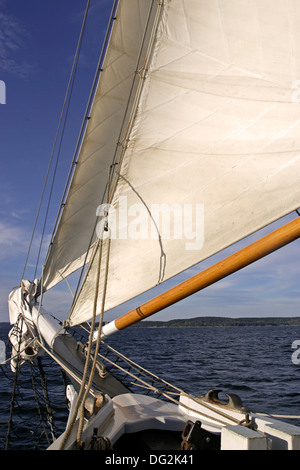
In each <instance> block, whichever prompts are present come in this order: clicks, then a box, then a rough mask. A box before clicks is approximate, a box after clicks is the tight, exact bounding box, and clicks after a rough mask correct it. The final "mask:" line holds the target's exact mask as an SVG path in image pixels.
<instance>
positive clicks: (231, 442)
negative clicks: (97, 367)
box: [48, 393, 300, 451]
mask: <svg viewBox="0 0 300 470" xmlns="http://www.w3.org/2000/svg"><path fill="white" fill-rule="evenodd" d="M74 399H76V394H74ZM181 400H182V402H183V403H187V402H189V403H188V404H189V405H190V406H192V407H193V411H187V410H186V409H184V408H183V407H181V406H180V405H179V406H177V405H175V404H173V403H166V402H164V401H162V400H158V399H155V398H151V397H148V396H145V395H139V394H132V393H128V394H123V395H119V396H117V397H114V398H112V399H111V398H109V397H108V396H105V400H104V403H103V406H102V407H101V408H100V409H99V410H97V412H96V413H94V414H92V416H91V417H90V418H89V419H86V422H85V428H84V431H83V434H82V440H83V441H84V443H85V444H84V448H85V449H91V448H92V449H102V450H108V449H113V450H117V451H122V450H124V449H125V448H126V447H124V446H126V445H127V443H128V442H131V443H132V446H133V447H132V449H134V450H135V451H141V450H142V451H145V450H148V451H150V450H160V451H165V450H168V451H174V450H177V451H180V450H182V449H183V450H188V449H187V448H186V449H184V446H186V447H190V448H191V450H193V449H195V450H201V449H202V450H207V449H212V450H217V449H220V450H300V428H299V427H296V426H292V425H290V424H286V423H283V422H282V421H279V420H275V419H272V418H268V417H263V416H261V415H251V418H252V422H253V427H257V429H256V430H254V429H251V428H248V427H245V426H243V425H239V424H228V425H221V424H220V423H218V422H217V421H215V420H214V418H211V419H209V418H207V417H203V414H202V413H201V411H202V410H203V406H202V405H201V404H199V403H197V402H196V401H194V400H192V398H188V399H187V397H184V396H183V397H181ZM197 410H198V412H197ZM206 414H207V410H206ZM213 415H214V413H213V412H212V416H213ZM199 420H200V421H201V429H202V431H203V433H202V434H201V435H199V430H196V432H195V434H194V437H193V435H192V434H193V433H190V434H191V437H189V436H188V432H189V431H190V429H192V426H193V423H195V422H197V421H199ZM188 423H189V424H188ZM77 427H78V421H77V423H76V424H75V426H74V427H73V429H72V432H71V434H70V436H69V438H68V440H67V442H66V444H65V445H64V450H74V449H76V448H77V446H76V434H77ZM95 429H96V430H97V432H96V433H95ZM185 429H186V431H187V432H186V435H184V434H185V433H184V430H185ZM63 438H64V434H62V435H61V436H60V437H59V438H58V439H57V440H56V441H55V442H54V443H53V444H52V445H51V446H50V447H49V448H48V450H58V449H60V446H61V443H62V441H63ZM196 441H198V444H197V442H196ZM127 450H128V449H127Z"/></svg>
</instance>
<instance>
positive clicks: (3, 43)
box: [0, 4, 34, 79]
mask: <svg viewBox="0 0 300 470" xmlns="http://www.w3.org/2000/svg"><path fill="white" fill-rule="evenodd" d="M0 5H1V7H2V8H3V5H2V4H0ZM28 37H29V32H28V31H27V30H26V28H25V27H24V26H23V24H21V22H20V21H19V20H18V19H16V18H15V17H13V16H12V15H9V14H7V13H6V12H5V10H3V11H2V12H0V69H1V70H2V71H4V72H8V73H10V74H12V75H14V76H17V77H19V78H21V79H24V78H27V77H28V75H29V74H30V73H31V71H32V70H33V68H34V67H33V65H32V64H29V63H28V62H26V61H25V60H24V58H23V57H22V55H21V53H22V51H23V48H24V43H25V42H26V39H27V38H28Z"/></svg>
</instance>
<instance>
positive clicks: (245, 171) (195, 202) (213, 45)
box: [69, 0, 300, 324]
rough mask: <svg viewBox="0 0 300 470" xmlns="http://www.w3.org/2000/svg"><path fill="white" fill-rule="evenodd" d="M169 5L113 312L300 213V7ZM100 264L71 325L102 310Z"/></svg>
mask: <svg viewBox="0 0 300 470" xmlns="http://www.w3.org/2000/svg"><path fill="white" fill-rule="evenodd" d="M135 3H136V2H132V1H131V0H130V1H128V0H126V1H125V2H121V5H123V8H128V11H130V10H131V7H132V5H134V4H135ZM146 3H147V2H146ZM148 3H149V4H150V3H151V2H150V1H149V2H148ZM160 3H162V7H161V8H162V11H161V17H160V21H159V24H158V28H157V30H156V35H155V38H154V41H153V44H152V51H151V55H150V56H148V63H147V66H146V70H145V71H144V72H143V73H141V76H140V89H138V90H137V93H138V94H137V97H138V101H137V108H136V110H135V114H134V116H133V120H132V124H131V127H130V133H129V135H128V141H127V147H126V148H125V150H124V153H123V156H122V161H121V166H120V167H119V169H118V174H119V178H118V184H117V187H116V190H115V192H114V196H113V200H112V206H111V208H110V212H109V214H110V217H109V220H108V222H109V226H110V227H109V228H110V229H111V234H112V237H111V246H110V254H109V272H108V277H107V279H105V276H104V269H105V257H106V255H107V253H106V242H105V243H104V248H103V256H104V260H103V262H102V274H101V277H100V287H101V289H100V292H101V291H102V290H103V283H104V282H105V284H106V288H107V291H106V303H105V309H106V310H107V309H110V308H112V307H114V306H116V305H119V304H121V303H122V302H124V301H126V300H128V299H130V298H133V297H134V296H136V295H138V294H140V293H142V292H144V291H146V290H148V289H150V288H152V287H153V286H155V285H157V284H158V283H160V282H162V281H164V280H166V279H169V278H170V277H172V276H174V275H176V274H177V273H179V272H181V271H182V270H184V269H186V268H188V267H190V266H192V265H194V264H196V263H198V262H199V261H201V260H203V259H205V258H207V257H209V256H211V255H212V254H214V253H216V252H218V251H220V250H222V249H223V248H225V247H227V246H229V245H230V244H232V243H234V242H236V241H238V240H240V239H241V238H243V237H245V236H247V235H249V234H251V233H253V232H254V231H256V230H258V229H259V228H261V227H263V226H265V225H266V224H268V223H271V222H272V221H274V220H277V219H278V218H280V217H281V216H284V215H285V214H287V213H289V212H291V211H292V210H294V209H296V208H297V207H299V206H300V185H299V177H300V154H299V149H300V106H299V97H300V93H299V92H298V87H299V83H300V82H299V81H298V79H300V50H299V47H300V46H299V44H300V28H299V23H300V3H299V2H298V1H297V0H290V1H288V2H287V1H285V0H272V1H270V0H260V1H259V2H257V1H255V0H230V1H227V0H209V1H208V0H188V1H183V0H172V1H170V0H165V1H164V2H160ZM101 142H102V143H101V145H107V139H106V138H104V140H102V137H101ZM99 184H100V183H99ZM86 191H88V185H87V186H86ZM100 202H101V201H100ZM162 204H164V206H162ZM103 213H104V211H103ZM158 214H159V215H160V216H161V217H160V221H159V217H158ZM173 214H175V215H176V216H177V218H176V224H175V225H174V224H173V226H172V229H171V232H172V233H170V232H168V231H165V226H166V225H168V224H167V222H168V219H169V217H170V218H171V220H173V219H172V217H173ZM166 221H167V222H166ZM160 222H161V223H160ZM164 224H165V225H164ZM171 225H172V224H171ZM169 226H170V225H169ZM174 234H175V236H174ZM97 265H98V258H97V256H95V259H94V261H93V262H92V263H91V265H90V267H89V271H88V274H87V277H86V280H85V283H84V284H83V286H82V289H81V292H80V295H79V298H78V299H77V301H76V303H75V305H74V308H73V311H72V313H71V316H70V318H69V321H70V323H71V324H77V323H80V322H82V321H85V320H87V319H89V318H90V317H91V315H92V307H93V302H94V287H95V280H96V278H97V274H96V272H97ZM100 303H101V295H100V296H99V308H98V311H100Z"/></svg>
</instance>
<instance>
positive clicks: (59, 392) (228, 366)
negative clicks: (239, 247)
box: [0, 326, 300, 449]
mask: <svg viewBox="0 0 300 470" xmlns="http://www.w3.org/2000/svg"><path fill="white" fill-rule="evenodd" d="M6 334H7V329H6V330H5V331H4V330H3V329H2V330H1V331H0V339H1V340H6ZM297 340H299V344H300V327H291V326H274V327H264V326H260V327H254V326H253V327H251V326H249V327H248V326H247V327H246V326H243V327H219V328H218V327H206V328H147V329H146V328H131V329H128V330H124V331H122V332H120V333H118V334H117V335H115V336H113V337H111V338H110V339H109V341H108V343H109V344H111V345H112V346H113V347H114V348H116V349H117V350H118V351H120V352H121V353H123V354H124V355H126V356H128V357H130V358H131V359H132V360H133V361H135V362H137V363H139V364H140V365H142V366H143V367H145V368H146V369H148V370H150V371H151V372H153V373H154V374H156V375H158V376H161V377H162V378H164V379H165V380H167V381H168V382H170V383H172V384H174V385H176V386H177V387H179V388H181V389H184V390H185V391H186V392H189V393H192V394H194V395H202V394H205V393H206V392H207V391H208V390H210V389H212V388H214V389H221V390H223V391H224V392H233V393H236V394H238V395H239V396H240V397H241V399H242V401H243V403H244V405H245V406H246V407H247V408H248V409H250V410H253V411H255V412H262V413H276V414H285V415H286V414H288V415H300V364H297V363H295V362H297V361H295V360H294V362H293V360H292V355H293V354H294V359H297V357H298V356H297V349H294V348H293V347H292V346H293V344H294V345H295V343H294V342H295V341H297ZM299 348H300V346H298V349H299ZM299 357H300V354H299ZM43 363H44V369H45V372H46V374H47V386H48V390H49V396H50V400H51V407H52V410H53V411H54V424H55V427H56V430H57V432H58V433H59V432H61V431H62V430H63V429H64V425H65V419H66V416H67V412H66V406H65V400H64V386H63V384H62V380H61V379H62V375H61V372H60V370H59V369H58V368H57V366H56V365H53V363H52V361H50V360H48V359H46V360H45V361H43ZM0 372H1V371H0ZM34 373H35V372H33V374H34ZM30 374H31V373H30V370H29V369H28V367H25V368H24V370H23V371H22V370H21V374H20V379H21V380H22V382H23V389H22V391H21V394H20V396H18V401H19V402H20V405H21V406H20V408H19V409H18V410H17V411H18V413H17V415H16V417H15V418H14V420H13V429H14V432H12V433H11V436H12V437H11V439H10V448H12V449H13V448H16V449H24V448H27V447H28V446H29V445H31V444H32V432H31V431H32V419H33V415H34V416H36V412H35V411H34V406H33V404H32V401H31V399H30V397H31V395H32V390H31V382H32V377H31V375H30ZM12 386H13V382H12V377H11V376H10V374H9V375H3V374H1V373H0V396H1V410H0V423H1V426H0V438H1V440H0V449H3V448H5V439H6V432H7V430H6V428H7V422H8V419H9V407H10V401H11V391H12ZM37 393H40V392H37ZM289 422H292V423H293V424H296V425H300V420H299V419H298V420H292V421H289ZM36 427H37V429H38V432H39V433H40V434H41V437H40V442H39V443H38V444H37V448H42V447H43V446H44V445H45V443H42V441H43V438H44V436H43V433H42V429H43V428H42V425H41V419H40V418H39V417H38V416H37V419H36ZM15 430H16V431H15Z"/></svg>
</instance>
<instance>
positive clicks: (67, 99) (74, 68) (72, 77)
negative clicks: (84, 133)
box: [34, 0, 90, 279]
mask: <svg viewBox="0 0 300 470" xmlns="http://www.w3.org/2000/svg"><path fill="white" fill-rule="evenodd" d="M89 6H90V0H88V1H87V5H86V10H85V14H84V18H83V23H82V27H81V31H80V34H79V40H78V43H77V48H76V52H75V56H74V60H73V65H72V70H71V74H70V78H69V82H68V86H67V91H66V95H65V99H64V103H63V108H62V111H61V115H60V119H59V124H58V129H57V132H56V136H55V140H54V145H53V149H52V155H51V159H50V165H51V162H52V159H53V156H54V150H55V147H56V143H57V140H58V135H59V131H60V127H61V123H62V119H63V115H64V112H65V107H66V113H65V117H64V123H63V127H62V133H61V137H60V143H59V148H58V152H57V157H56V163H55V167H54V174H53V178H52V184H51V189H50V194H49V198H48V205H47V210H46V214H45V219H44V226H43V231H42V236H41V241H40V246H39V251H38V256H37V261H36V267H35V272H34V279H35V277H36V272H37V268H38V263H39V258H40V253H41V248H42V243H43V239H44V234H45V228H46V223H47V219H48V213H49V208H50V202H51V198H52V192H53V187H54V182H55V178H56V172H57V166H58V161H59V157H60V152H61V148H62V142H63V138H64V132H65V128H66V123H67V118H68V115H69V109H70V103H71V98H72V92H73V87H74V82H75V77H76V72H77V67H78V62H79V56H80V51H81V46H82V41H83V35H84V31H85V26H86V21H87V16H88V10H89Z"/></svg>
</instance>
